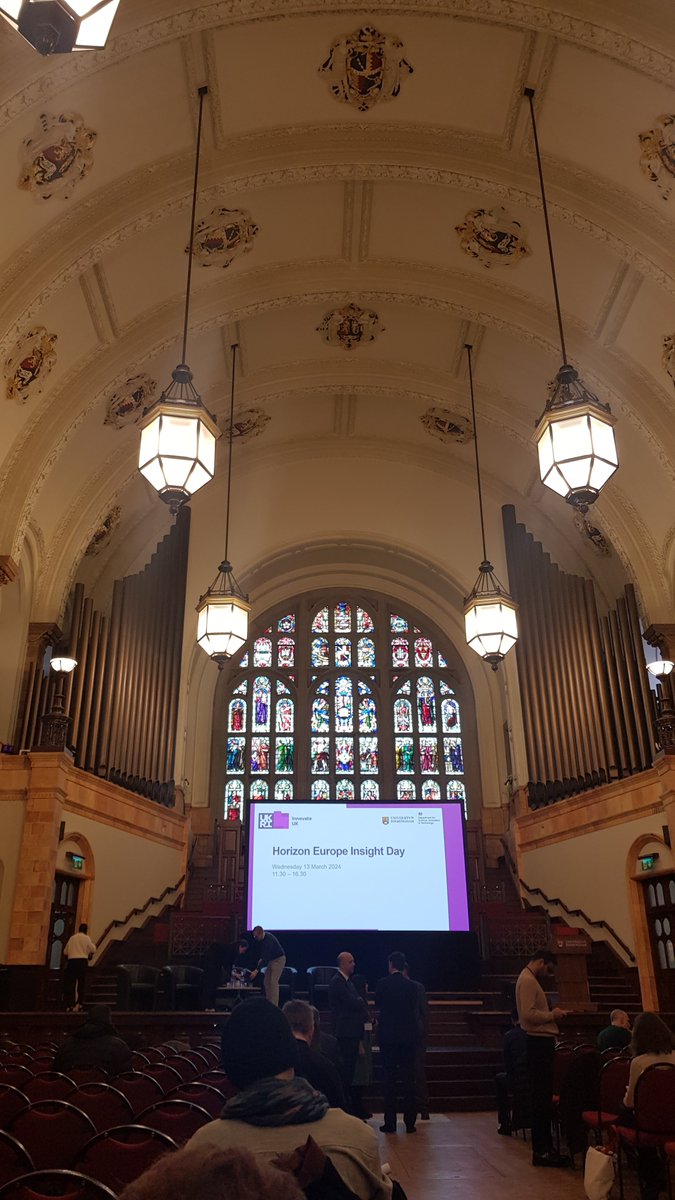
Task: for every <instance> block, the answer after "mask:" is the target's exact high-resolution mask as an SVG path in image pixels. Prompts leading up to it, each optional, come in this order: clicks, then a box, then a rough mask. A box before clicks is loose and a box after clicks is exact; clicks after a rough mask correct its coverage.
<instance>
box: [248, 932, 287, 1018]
mask: <svg viewBox="0 0 675 1200" xmlns="http://www.w3.org/2000/svg"><path fill="white" fill-rule="evenodd" d="M253 939H254V941H256V942H257V943H258V947H259V951H260V958H259V959H258V962H257V965H256V968H255V970H254V971H251V980H254V979H256V978H257V976H258V974H259V972H260V971H261V970H262V968H263V967H266V968H267V970H266V971H265V976H264V979H265V983H264V989H265V995H266V996H267V999H268V1000H271V1002H272V1004H276V1005H277V1007H278V1005H279V980H280V978H281V972H282V971H283V969H284V967H285V966H286V951H285V950H284V948H283V946H282V945H281V942H280V941H279V939H278V938H275V936H274V934H273V933H266V932H265V930H264V929H263V927H262V925H256V927H255V929H254V930H253Z"/></svg>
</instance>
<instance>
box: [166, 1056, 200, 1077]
mask: <svg viewBox="0 0 675 1200" xmlns="http://www.w3.org/2000/svg"><path fill="white" fill-rule="evenodd" d="M163 1065H164V1066H165V1067H173V1069H174V1071H177V1072H178V1075H179V1076H180V1078H181V1079H183V1080H187V1079H194V1078H195V1076H196V1075H199V1068H198V1067H196V1066H195V1064H194V1063H193V1062H191V1061H190V1059H189V1058H186V1057H185V1055H183V1054H169V1055H168V1057H167V1058H165V1059H164V1063H163Z"/></svg>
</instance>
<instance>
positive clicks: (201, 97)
mask: <svg viewBox="0 0 675 1200" xmlns="http://www.w3.org/2000/svg"><path fill="white" fill-rule="evenodd" d="M208 93H209V89H208V87H206V86H204V87H200V88H199V116H198V119H197V151H196V154H195V177H194V185H193V188H192V213H191V216H190V245H189V248H188V266H187V283H186V286H185V315H184V319H183V352H182V356H181V363H185V362H186V361H187V360H186V354H187V336H188V320H189V317H190V291H191V288H192V258H193V251H194V244H195V222H196V216H197V194H198V188H199V159H200V155H201V146H202V118H203V114H204V97H205V96H208Z"/></svg>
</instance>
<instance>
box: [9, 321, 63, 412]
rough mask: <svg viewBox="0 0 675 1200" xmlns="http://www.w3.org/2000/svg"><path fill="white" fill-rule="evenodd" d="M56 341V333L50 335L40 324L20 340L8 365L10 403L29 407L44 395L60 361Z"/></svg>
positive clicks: (10, 356)
mask: <svg viewBox="0 0 675 1200" xmlns="http://www.w3.org/2000/svg"><path fill="white" fill-rule="evenodd" d="M56 341H57V336H56V334H55V333H47V330H46V329H45V327H44V325H36V326H35V327H34V328H33V329H29V330H28V332H27V333H25V334H24V335H23V337H22V338H19V341H18V342H17V344H16V347H15V348H14V350H13V351H12V353H11V354H10V355H9V358H7V360H6V362H5V385H6V394H7V399H8V400H18V401H19V403H20V404H25V403H26V402H27V401H28V400H33V399H35V397H36V396H39V395H40V393H41V392H42V391H43V389H44V385H45V383H46V381H47V377H48V375H49V373H50V371H51V370H52V368H53V366H54V364H55V362H56V350H55V349H54V347H55V345H56Z"/></svg>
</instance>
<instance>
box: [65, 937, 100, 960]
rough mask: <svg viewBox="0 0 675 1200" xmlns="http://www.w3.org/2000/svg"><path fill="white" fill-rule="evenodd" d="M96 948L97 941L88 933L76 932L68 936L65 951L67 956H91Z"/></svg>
mask: <svg viewBox="0 0 675 1200" xmlns="http://www.w3.org/2000/svg"><path fill="white" fill-rule="evenodd" d="M95 950H96V944H95V942H92V940H91V938H90V937H89V934H87V933H74V934H73V936H72V937H70V938H68V941H67V942H66V945H65V948H64V951H63V953H64V954H65V956H66V958H89V955H90V954H93V953H94V951H95Z"/></svg>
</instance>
